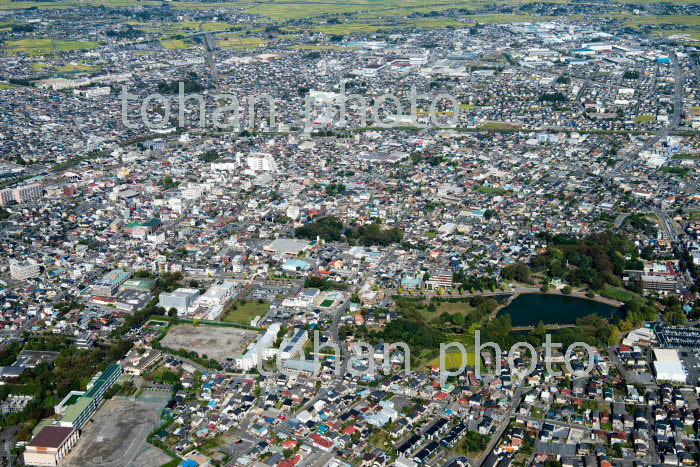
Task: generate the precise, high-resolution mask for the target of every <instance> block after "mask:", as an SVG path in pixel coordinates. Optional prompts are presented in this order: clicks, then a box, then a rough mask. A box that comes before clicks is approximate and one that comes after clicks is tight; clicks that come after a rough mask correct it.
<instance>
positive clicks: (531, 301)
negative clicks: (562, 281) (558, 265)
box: [498, 293, 619, 326]
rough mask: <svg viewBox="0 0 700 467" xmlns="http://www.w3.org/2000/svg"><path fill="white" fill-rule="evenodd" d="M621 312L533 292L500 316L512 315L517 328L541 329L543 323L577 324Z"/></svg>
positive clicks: (581, 300) (572, 299)
mask: <svg viewBox="0 0 700 467" xmlns="http://www.w3.org/2000/svg"><path fill="white" fill-rule="evenodd" d="M618 312H619V309H618V308H617V307H614V306H612V305H607V304H605V303H600V302H596V301H593V300H586V299H584V298H578V297H568V296H566V295H550V294H540V293H529V294H521V295H519V296H517V297H516V298H515V299H513V301H512V302H511V303H510V305H508V306H506V307H505V308H503V309H502V310H501V311H499V312H498V316H502V315H505V314H506V313H507V314H509V315H510V318H511V320H512V321H513V326H537V323H539V322H540V320H542V321H543V322H544V324H575V323H576V319H577V318H582V317H584V316H587V315H590V314H592V313H596V314H598V315H600V316H604V317H606V318H612V317H614V316H615V314H616V313H618Z"/></svg>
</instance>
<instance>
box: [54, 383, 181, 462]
mask: <svg viewBox="0 0 700 467" xmlns="http://www.w3.org/2000/svg"><path fill="white" fill-rule="evenodd" d="M168 397H169V396H168V394H167V393H162V392H161V393H157V392H155V391H145V392H144V393H143V395H142V397H139V399H138V400H136V401H130V400H118V399H112V400H108V401H107V402H105V404H104V405H103V406H102V407H101V408H100V409H99V410H98V411H97V413H95V415H93V416H92V421H90V422H88V423H86V424H85V425H84V426H83V429H82V436H81V438H80V440H79V441H78V444H77V446H76V447H75V448H74V449H73V451H72V452H71V453H70V454H69V455H68V457H67V458H66V461H65V465H66V466H69V467H98V466H99V467H107V466H131V465H162V464H164V463H166V462H169V461H170V460H171V459H170V457H169V456H168V455H166V454H165V453H164V452H162V451H161V450H160V449H157V448H154V447H152V446H151V445H149V444H148V443H147V442H146V437H147V436H148V435H149V433H150V432H151V431H153V430H154V429H155V427H156V426H157V425H158V424H159V423H160V411H161V410H162V407H163V406H164V405H165V403H167V400H168ZM143 461H145V462H147V463H148V464H144V463H143Z"/></svg>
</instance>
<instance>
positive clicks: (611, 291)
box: [600, 285, 644, 302]
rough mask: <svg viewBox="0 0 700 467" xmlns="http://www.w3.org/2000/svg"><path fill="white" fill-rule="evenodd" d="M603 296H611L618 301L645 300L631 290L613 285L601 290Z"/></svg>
mask: <svg viewBox="0 0 700 467" xmlns="http://www.w3.org/2000/svg"><path fill="white" fill-rule="evenodd" d="M600 295H602V296H603V297H606V298H611V299H613V300H617V301H618V302H630V301H634V300H644V298H643V297H640V296H639V295H637V294H636V293H634V292H631V291H629V290H625V289H618V288H617V287H613V286H610V285H607V286H605V289H603V291H602V292H601V294H600Z"/></svg>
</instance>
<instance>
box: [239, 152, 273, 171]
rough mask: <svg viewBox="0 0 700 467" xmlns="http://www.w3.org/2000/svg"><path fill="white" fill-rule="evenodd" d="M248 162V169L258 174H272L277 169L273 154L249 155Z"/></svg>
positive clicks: (259, 153)
mask: <svg viewBox="0 0 700 467" xmlns="http://www.w3.org/2000/svg"><path fill="white" fill-rule="evenodd" d="M246 162H247V163H248V168H249V169H250V170H254V171H256V172H271V171H273V170H275V167H276V165H275V160H274V159H273V158H272V154H268V153H263V152H258V153H255V154H251V155H249V156H248V159H247V161H246Z"/></svg>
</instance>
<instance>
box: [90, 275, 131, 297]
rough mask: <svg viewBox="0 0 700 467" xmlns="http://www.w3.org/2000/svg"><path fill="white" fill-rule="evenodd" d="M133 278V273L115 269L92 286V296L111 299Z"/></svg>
mask: <svg viewBox="0 0 700 467" xmlns="http://www.w3.org/2000/svg"><path fill="white" fill-rule="evenodd" d="M130 277H131V273H130V272H128V271H123V270H121V269H114V270H112V271H110V272H108V273H107V274H105V275H104V276H102V278H101V279H100V280H99V281H97V282H95V284H93V286H92V294H93V295H100V296H103V297H111V296H113V295H115V294H116V293H117V291H118V290H119V287H120V286H121V285H122V284H123V283H124V282H126V281H127V279H129V278H130Z"/></svg>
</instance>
